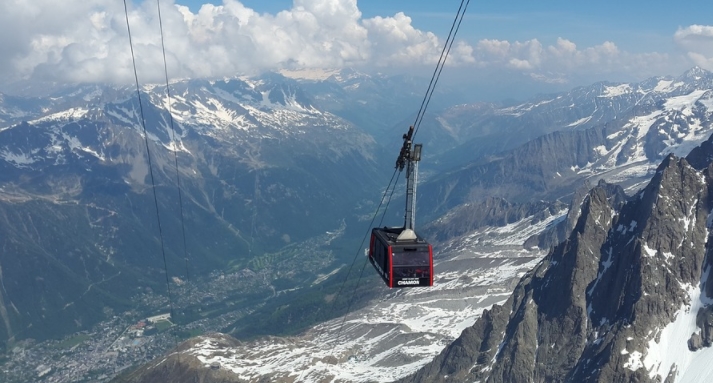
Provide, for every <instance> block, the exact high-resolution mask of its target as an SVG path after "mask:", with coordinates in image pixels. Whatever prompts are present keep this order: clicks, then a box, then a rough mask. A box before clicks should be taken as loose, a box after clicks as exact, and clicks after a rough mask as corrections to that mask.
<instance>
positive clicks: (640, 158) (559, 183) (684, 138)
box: [420, 68, 713, 218]
mask: <svg viewBox="0 0 713 383" xmlns="http://www.w3.org/2000/svg"><path fill="white" fill-rule="evenodd" d="M647 89H648V90H647ZM580 91H581V89H580V90H577V91H575V92H573V93H570V94H567V95H561V96H557V97H555V98H554V100H552V102H550V103H547V104H546V105H548V106H538V107H533V110H535V109H538V108H544V107H546V108H552V106H549V105H550V104H552V103H560V102H561V101H560V100H566V102H565V104H568V103H570V102H574V98H572V97H573V94H574V93H578V92H580ZM600 93H603V94H604V95H597V96H596V97H592V99H594V100H599V101H596V102H597V103H599V104H598V105H601V104H604V103H607V104H608V105H610V107H609V108H608V110H609V111H610V114H606V115H607V116H611V115H613V114H612V113H613V112H612V111H613V110H615V109H622V110H621V111H619V112H618V114H616V115H614V116H615V117H616V118H615V119H613V120H610V121H606V123H600V124H598V125H595V126H592V127H589V128H586V129H583V128H579V129H575V128H573V127H569V128H566V125H567V124H564V123H565V122H567V121H569V120H571V119H574V118H578V116H579V114H578V115H573V116H572V117H570V118H569V120H564V121H562V120H561V119H560V120H557V119H554V120H553V122H552V123H551V125H550V126H559V128H560V129H562V128H565V129H564V130H558V131H555V132H552V133H548V134H545V135H543V136H540V137H538V138H535V139H533V140H531V141H529V142H527V143H525V144H522V145H520V146H518V147H515V148H514V149H511V150H508V151H505V152H501V153H498V154H497V155H492V156H489V157H485V158H481V159H479V160H476V161H474V162H471V163H469V164H467V165H465V166H462V167H459V168H456V169H455V170H451V171H448V172H444V173H442V174H440V175H438V176H436V177H431V178H430V179H428V180H427V181H425V182H424V184H423V186H422V187H420V194H421V196H423V200H425V201H427V203H431V204H432V205H426V207H425V208H422V209H421V211H425V212H426V214H432V215H430V217H431V218H436V217H439V216H441V215H443V214H444V213H445V212H447V211H449V210H451V209H454V208H455V209H457V208H458V206H460V205H461V204H464V203H479V202H480V201H483V200H485V199H486V198H492V197H498V198H505V199H507V200H508V201H510V202H513V203H524V202H528V201H532V200H533V199H534V200H540V199H543V200H546V201H554V200H556V199H560V198H565V197H566V196H568V195H569V194H570V193H572V190H575V189H576V188H577V187H578V186H579V185H581V184H582V182H584V181H585V180H589V181H590V182H591V183H592V184H596V183H597V181H598V180H599V179H605V180H607V181H608V182H613V183H620V184H622V185H624V186H625V187H634V188H636V185H637V184H641V183H642V182H645V181H646V180H648V179H649V178H650V177H651V175H652V174H653V171H654V170H655V168H656V166H657V164H658V163H659V162H660V161H661V160H662V159H663V158H664V157H666V156H667V155H668V154H671V153H673V154H675V155H677V156H683V155H686V154H688V152H689V151H690V150H691V149H692V148H694V147H695V146H697V145H699V144H700V143H701V142H703V141H704V140H705V139H707V138H708V137H709V136H710V135H711V133H713V121H712V116H713V74H711V73H710V72H706V71H703V70H700V69H697V68H696V69H693V70H691V71H689V72H687V73H686V74H684V75H683V76H681V77H679V78H678V79H677V80H664V79H652V80H649V81H647V82H643V83H641V84H638V85H637V86H636V87H634V86H631V85H628V84H627V85H626V86H624V85H619V86H617V87H603V86H602V89H600ZM617 98H626V99H627V100H629V101H630V103H629V105H630V107H629V109H626V110H623V106H621V104H614V101H612V100H610V99H617ZM586 100H589V99H586ZM634 101H635V102H634ZM573 105H574V104H573ZM611 105H620V106H619V107H617V108H613V107H611ZM593 107H594V106H593ZM522 108H524V107H523V106H519V107H517V108H516V109H517V110H521V109H522ZM573 108H575V109H576V110H581V109H580V108H579V107H573ZM596 108H598V109H596V110H601V108H599V107H596ZM525 109H527V108H525ZM557 109H561V108H557ZM570 109H571V108H570ZM551 112H552V110H551V109H547V112H546V113H551ZM518 113H520V112H518ZM523 113H524V112H523ZM531 113H532V112H530V111H528V112H527V113H525V114H523V115H522V116H526V115H527V116H529V117H528V119H529V120H532V119H533V118H535V117H537V118H544V116H543V115H542V114H540V113H536V114H531ZM594 116H595V115H594V114H592V115H590V116H589V117H591V118H590V119H589V121H594V120H597V121H600V119H601V118H604V117H602V116H599V117H596V118H595V117H594ZM588 124H589V122H587V123H586V124H583V125H588ZM535 126H542V124H541V125H535ZM526 127H527V126H525V127H523V129H524V128H526ZM548 129H550V128H548ZM514 137H520V136H519V135H518V134H517V133H514ZM518 139H521V138H518ZM565 202H567V200H566V199H565ZM433 213H435V214H433Z"/></svg>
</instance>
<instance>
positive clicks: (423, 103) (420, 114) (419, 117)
mask: <svg viewBox="0 0 713 383" xmlns="http://www.w3.org/2000/svg"><path fill="white" fill-rule="evenodd" d="M464 2H465V0H461V2H460V6H459V7H458V12H456V17H455V19H453V23H452V24H451V29H450V31H448V37H447V38H446V42H445V43H444V44H443V49H441V56H440V57H439V58H438V62H437V63H436V68H435V69H434V70H433V74H432V75H431V81H430V82H429V83H428V88H427V89H426V94H424V95H423V100H422V101H421V106H420V107H419V108H418V112H417V113H416V120H415V121H414V122H413V126H414V128H415V129H418V128H417V125H420V124H421V123H420V120H422V119H423V115H424V114H426V107H427V103H426V99H427V98H428V95H429V93H433V89H435V87H436V83H437V82H438V80H437V79H436V74H437V73H438V68H440V67H441V62H444V61H445V60H444V56H446V55H447V53H446V51H447V49H446V48H447V47H448V43H449V42H450V41H451V40H455V35H454V34H453V31H454V29H455V26H456V22H457V21H458V18H459V17H460V16H461V10H463V4H464ZM468 2H470V0H468ZM462 13H463V14H465V10H463V12H462ZM456 33H457V32H456ZM414 133H415V132H414Z"/></svg>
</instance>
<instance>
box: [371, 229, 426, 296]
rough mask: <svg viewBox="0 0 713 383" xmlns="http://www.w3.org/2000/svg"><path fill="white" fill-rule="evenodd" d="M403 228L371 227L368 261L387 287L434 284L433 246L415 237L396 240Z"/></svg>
mask: <svg viewBox="0 0 713 383" xmlns="http://www.w3.org/2000/svg"><path fill="white" fill-rule="evenodd" d="M403 230H404V229H403V228H386V227H384V228H374V229H372V230H371V242H370V245H369V261H370V262H371V264H372V265H373V266H374V268H375V269H376V271H377V272H378V273H379V274H380V275H381V278H382V279H383V280H384V282H386V285H387V286H389V287H416V286H433V248H432V247H431V245H430V244H429V243H428V242H426V241H425V240H423V239H422V238H419V237H418V236H416V238H415V239H408V240H399V239H398V237H399V234H401V232H402V231H403Z"/></svg>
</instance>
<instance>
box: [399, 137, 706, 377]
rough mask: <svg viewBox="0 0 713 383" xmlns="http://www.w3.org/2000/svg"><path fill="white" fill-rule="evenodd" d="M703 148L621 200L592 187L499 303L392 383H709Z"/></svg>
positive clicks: (666, 163) (668, 164)
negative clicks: (567, 227) (560, 237)
mask: <svg viewBox="0 0 713 383" xmlns="http://www.w3.org/2000/svg"><path fill="white" fill-rule="evenodd" d="M710 148H711V142H710V140H709V141H708V142H707V143H706V145H704V146H702V148H701V149H697V150H695V151H694V152H693V154H692V155H691V156H690V157H691V162H689V161H687V160H686V159H682V158H679V157H676V156H674V155H669V156H667V157H666V158H665V159H664V160H663V162H662V163H661V164H660V165H659V167H658V168H657V170H656V173H655V175H654V177H653V179H652V180H651V182H649V183H648V185H646V187H644V188H643V189H642V190H640V191H639V192H637V193H636V194H634V195H633V196H631V197H630V198H628V199H627V200H626V202H623V203H621V202H616V201H617V199H615V198H613V195H612V194H611V193H610V192H608V191H607V189H606V188H604V187H602V185H600V186H597V187H595V188H594V189H592V190H591V191H590V192H589V193H588V195H587V196H586V198H585V199H584V201H583V203H582V205H581V211H580V214H579V215H578V216H579V218H578V220H577V223H576V226H575V228H574V230H573V231H572V232H571V234H570V236H569V238H568V239H567V240H566V241H565V242H563V243H561V244H559V245H558V246H556V247H555V248H554V249H553V250H552V251H551V252H550V253H549V254H548V255H547V257H545V259H544V260H543V261H542V262H541V263H540V264H538V266H537V267H535V268H534V269H533V270H532V271H530V272H528V273H527V274H526V275H525V276H523V278H522V279H521V280H520V283H519V284H518V286H517V287H516V288H515V291H514V292H513V294H512V295H511V296H510V298H509V299H508V300H507V302H505V304H503V305H502V306H494V307H493V308H492V309H491V310H489V311H487V312H485V313H484V314H483V316H482V317H481V318H480V319H479V320H478V321H477V322H476V323H475V325H474V326H472V327H469V328H468V329H466V330H465V331H464V332H463V333H462V334H461V336H460V337H459V338H458V339H457V340H456V341H455V342H454V343H453V344H451V345H450V346H448V347H447V348H446V349H445V350H443V352H441V353H440V354H439V356H438V357H437V358H436V359H434V361H433V362H431V363H429V364H428V365H426V366H424V367H423V368H422V369H420V370H419V371H418V372H417V373H416V374H415V375H413V376H411V377H409V378H408V379H404V381H405V382H406V381H409V382H410V381H413V382H423V381H433V382H451V381H453V382H466V381H467V382H470V381H483V382H505V381H533V382H549V381H566V382H619V381H621V382H625V381H640V382H654V381H658V382H660V381H667V382H701V381H708V380H710V379H711V378H713V370H711V368H710V363H708V362H707V361H708V360H709V359H710V357H711V355H713V349H712V348H711V347H710V346H711V344H712V342H711V340H712V339H713V338H712V337H711V320H710V317H711V315H710V313H711V308H712V307H713V299H711V296H713V295H712V294H711V293H712V290H711V288H712V286H713V285H712V283H713V280H712V279H711V276H710V269H711V264H712V262H713V258H712V257H711V254H713V253H712V252H711V251H710V238H711V220H710V217H711V206H713V205H712V203H711V195H710V185H711V182H713V178H712V177H711V172H712V171H713V163H710V162H709V163H707V164H706V165H703V166H700V165H701V163H700V161H699V159H700V158H704V157H711V156H712V155H713V153H711V152H710V151H709V150H710ZM701 152H705V153H701ZM691 163H693V164H694V165H695V166H696V167H694V166H692V165H691Z"/></svg>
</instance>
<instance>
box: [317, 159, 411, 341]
mask: <svg viewBox="0 0 713 383" xmlns="http://www.w3.org/2000/svg"><path fill="white" fill-rule="evenodd" d="M399 177H401V172H399V174H398V175H397V176H396V182H395V183H394V188H393V189H391V194H390V195H389V199H388V200H387V202H386V206H385V207H384V212H383V213H382V214H381V221H379V226H378V227H381V225H382V224H383V223H384V217H386V211H387V210H389V204H390V203H391V198H392V197H393V196H394V191H395V190H396V185H397V184H398V183H399ZM373 222H374V220H373V219H372V223H373ZM370 228H371V226H370ZM363 245H364V241H363V240H362V246H363ZM367 263H369V260H368V259H365V260H364V264H363V265H362V266H361V271H360V272H359V279H357V285H356V288H354V290H352V296H351V298H349V304H348V305H347V312H346V313H345V314H344V317H342V323H341V324H340V325H339V330H338V331H337V339H336V340H335V342H334V346H332V351H330V354H332V353H333V352H334V348H335V347H336V346H337V344H339V337H340V336H341V334H342V329H343V328H344V323H346V321H347V316H348V315H349V313H350V312H351V308H352V304H353V303H354V296H355V295H356V292H357V290H358V289H359V283H360V282H361V278H362V276H363V275H364V269H366V265H367Z"/></svg>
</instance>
